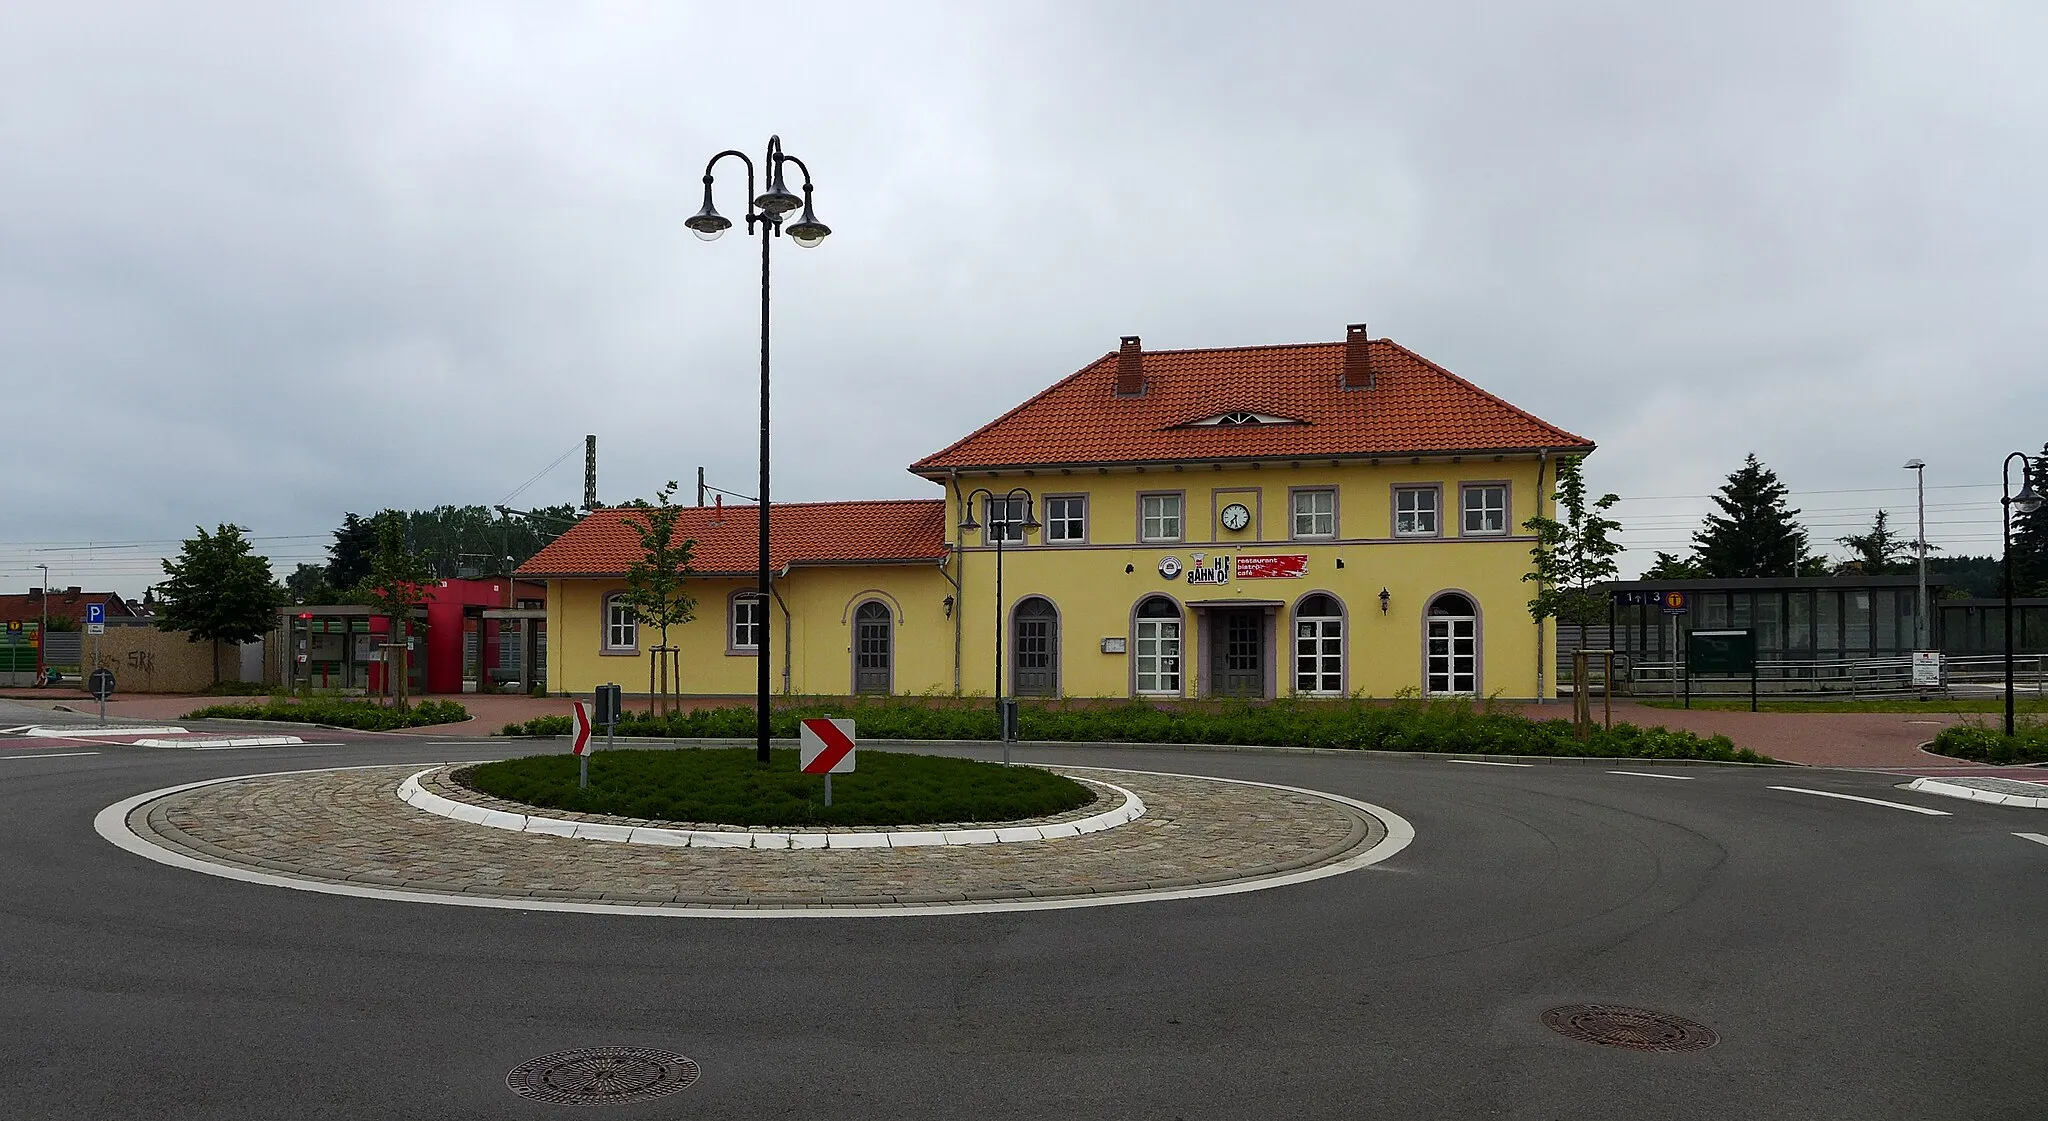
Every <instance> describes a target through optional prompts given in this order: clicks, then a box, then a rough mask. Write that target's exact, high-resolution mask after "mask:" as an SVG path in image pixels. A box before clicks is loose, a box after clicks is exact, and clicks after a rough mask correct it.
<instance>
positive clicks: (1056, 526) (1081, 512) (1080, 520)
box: [1045, 494, 1088, 544]
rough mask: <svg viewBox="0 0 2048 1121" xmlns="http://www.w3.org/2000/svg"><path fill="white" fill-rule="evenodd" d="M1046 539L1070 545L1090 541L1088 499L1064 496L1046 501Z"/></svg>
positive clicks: (1081, 496)
mask: <svg viewBox="0 0 2048 1121" xmlns="http://www.w3.org/2000/svg"><path fill="white" fill-rule="evenodd" d="M1045 539H1046V540H1047V541H1051V542H1054V543H1057V544H1068V543H1071V542H1075V541H1086V540H1087V539H1088V499H1087V497H1086V496H1084V495H1078V494H1075V495H1064V496H1061V497H1058V498H1048V499H1046V500H1045Z"/></svg>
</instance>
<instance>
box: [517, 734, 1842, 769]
mask: <svg viewBox="0 0 2048 1121" xmlns="http://www.w3.org/2000/svg"><path fill="white" fill-rule="evenodd" d="M490 738H491V742H493V743H507V744H513V743H532V744H542V743H560V742H564V741H566V740H567V739H568V737H567V736H495V735H494V736H492V737H490ZM768 742H769V745H770V746H772V747H795V746H797V741H796V740H793V739H780V738H777V739H772V740H770V741H768ZM861 745H862V746H864V747H874V748H878V749H879V748H917V747H937V748H946V749H949V750H957V749H960V748H971V747H989V748H994V747H1001V746H1002V741H1000V740H883V739H876V740H870V739H862V740H861ZM753 746H754V740H753V739H751V738H748V739H730V738H711V737H707V738H703V739H653V738H649V739H640V738H632V739H621V740H620V741H619V742H618V747H619V748H620V749H621V750H623V749H626V748H631V747H753ZM1011 746H1012V747H1042V748H1096V747H1099V748H1103V749H1105V750H1115V751H1211V752H1235V753H1240V754H1246V755H1261V754H1277V755H1345V756H1368V757H1371V758H1375V759H1409V760H1415V761H1418V762H1421V761H1426V760H1430V759H1465V760H1472V761H1478V762H1488V763H1526V762H1538V761H1540V762H1544V763H1566V764H1578V765H1587V766H1601V767H1611V766H1614V765H1615V764H1619V763H1657V764H1660V765H1665V766H1678V767H1804V766H1807V765H1808V764H1805V763H1787V762H1783V761H1779V762H1774V763H1742V762H1737V761H1734V760H1722V759H1661V758H1656V757H1654V756H1648V755H1475V754H1470V753H1453V752H1446V751H1381V750H1378V749H1375V748H1363V747H1288V746H1285V745H1277V744H1255V743H1127V742H1125V741H1122V740H1016V741H1013V743H1012V744H1011Z"/></svg>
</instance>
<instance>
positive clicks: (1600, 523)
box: [1522, 456, 1621, 646]
mask: <svg viewBox="0 0 2048 1121" xmlns="http://www.w3.org/2000/svg"><path fill="white" fill-rule="evenodd" d="M1556 487H1557V490H1556V493H1555V494H1553V495H1552V496H1551V498H1552V500H1553V501H1555V502H1556V503H1557V510H1558V512H1559V513H1561V514H1563V515H1564V520H1563V521H1559V520H1557V519H1555V518H1546V517H1544V516H1543V515H1542V514H1540V513H1539V514H1537V515H1536V516H1535V517H1533V518H1530V519H1529V520H1528V521H1526V522H1523V523H1522V528H1524V529H1527V530H1529V531H1531V532H1532V533H1534V534H1535V535H1536V544H1535V546H1534V547H1533V548H1531V549H1530V550H1529V555H1530V558H1531V560H1532V561H1533V562H1534V563H1533V565H1532V566H1531V571H1529V572H1527V573H1524V574H1523V576H1522V579H1524V580H1529V581H1534V582H1535V584H1536V598H1534V599H1532V600H1530V601H1529V614H1530V616H1532V617H1533V618H1535V619H1536V620H1537V621H1538V622H1541V621H1543V620H1544V619H1555V620H1557V622H1558V624H1559V625H1560V626H1562V625H1563V624H1565V623H1573V624H1576V625H1577V626H1578V628H1579V645H1580V646H1584V645H1585V644H1586V628H1587V627H1589V626H1593V625H1595V624H1597V623H1599V622H1600V621H1601V620H1603V619H1605V618H1607V593H1606V591H1605V590H1604V589H1603V588H1601V587H1600V585H1601V584H1602V583H1604V582H1606V581H1608V580H1612V579H1614V577H1615V571H1616V570H1615V561H1614V558H1615V557H1616V556H1618V555H1619V554H1620V553H1621V544H1620V543H1619V542H1617V541H1615V540H1614V538H1613V536H1612V535H1613V534H1614V533H1615V532H1617V531H1618V530H1620V529H1621V523H1620V522H1617V521H1614V520H1613V519H1611V518H1609V517H1607V516H1606V515H1607V511H1608V510H1609V509H1610V508H1612V507H1613V506H1614V504H1615V503H1617V502H1619V501H1621V499H1620V497H1619V496H1617V495H1613V494H1604V495H1601V496H1600V497H1599V498H1598V499H1597V500H1595V501H1594V502H1592V503H1591V504H1590V505H1589V504H1588V503H1587V501H1586V480H1585V476H1584V475H1583V474H1582V473H1581V470H1580V457H1578V456H1566V457H1564V458H1563V459H1560V460H1558V461H1557V483H1556Z"/></svg>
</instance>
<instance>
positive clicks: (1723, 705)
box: [1630, 696, 2048, 712]
mask: <svg viewBox="0 0 2048 1121" xmlns="http://www.w3.org/2000/svg"><path fill="white" fill-rule="evenodd" d="M1630 699H1632V700H1634V701H1635V702H1636V703H1637V704H1639V705H1642V706H1643V707H1644V708H1684V707H1685V702H1683V701H1674V700H1671V699H1669V698H1665V699H1662V700H1653V699H1650V698H1647V697H1634V698H1630ZM1692 707H1694V708H1699V709H1706V710H1708V711H1711V712H1737V711H1740V712H1748V711H1749V698H1748V697H1744V698H1742V699H1740V700H1730V699H1728V698H1726V697H1715V698H1713V699H1711V700H1709V699H1707V698H1703V697H1694V698H1693V699H1692ZM1756 707H1757V711H1758V712H2004V711H2005V698H2004V697H2002V696H2001V697H1929V698H1927V699H1926V700H1921V699H1920V698H1918V697H1860V698H1855V697H1844V698H1842V699H1841V700H1839V701H1794V700H1783V701H1773V700H1766V699H1763V698H1759V699H1758V700H1757V704H1756ZM2015 707H2016V708H2017V709H2018V710H2019V711H2021V712H2048V698H2043V699H2039V700H2036V699H2033V698H2029V699H2027V700H2022V701H2019V702H2017V704H2016V705H2015Z"/></svg>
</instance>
